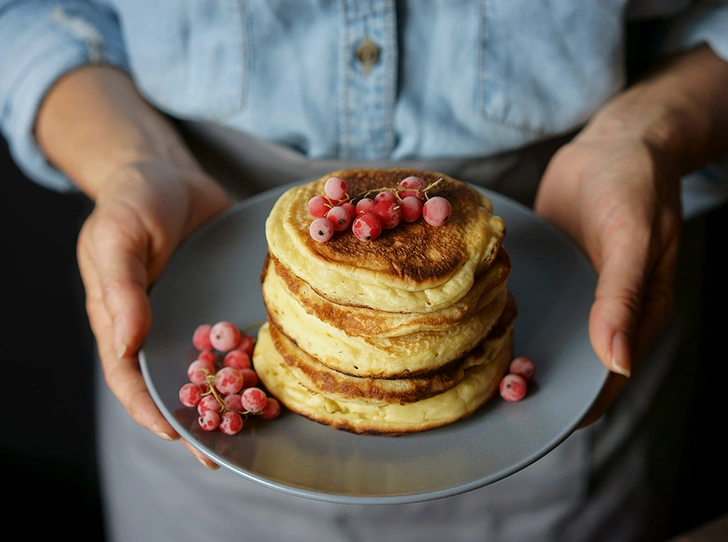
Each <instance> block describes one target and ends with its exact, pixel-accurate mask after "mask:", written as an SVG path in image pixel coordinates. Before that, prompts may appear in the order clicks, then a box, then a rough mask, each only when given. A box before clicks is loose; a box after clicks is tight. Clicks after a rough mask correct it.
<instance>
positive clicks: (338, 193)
mask: <svg viewBox="0 0 728 542" xmlns="http://www.w3.org/2000/svg"><path fill="white" fill-rule="evenodd" d="M347 190H348V187H347V185H346V181H345V180H344V179H342V178H340V177H331V178H330V179H327V181H326V183H325V184H324V194H326V196H327V197H328V198H330V199H332V200H334V201H341V200H345V199H347V194H346V191H347Z"/></svg>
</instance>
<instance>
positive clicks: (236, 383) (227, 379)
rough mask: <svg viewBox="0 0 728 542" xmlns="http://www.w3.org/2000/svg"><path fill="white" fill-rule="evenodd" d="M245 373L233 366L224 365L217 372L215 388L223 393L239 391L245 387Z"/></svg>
mask: <svg viewBox="0 0 728 542" xmlns="http://www.w3.org/2000/svg"><path fill="white" fill-rule="evenodd" d="M243 378H244V377H243V373H242V372H241V371H239V370H237V369H233V368H232V367H223V368H222V369H220V370H219V371H218V372H217V374H215V388H216V389H217V390H218V391H219V392H220V393H223V394H226V395H227V394H229V393H237V392H239V391H240V390H241V389H242V388H243Z"/></svg>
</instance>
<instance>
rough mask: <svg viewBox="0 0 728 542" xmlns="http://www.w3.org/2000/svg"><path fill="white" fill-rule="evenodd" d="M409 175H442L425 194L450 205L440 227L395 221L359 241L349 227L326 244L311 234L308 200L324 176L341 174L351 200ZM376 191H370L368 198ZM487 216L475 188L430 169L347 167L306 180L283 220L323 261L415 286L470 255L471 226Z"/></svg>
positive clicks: (442, 275) (445, 273)
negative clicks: (450, 211)
mask: <svg viewBox="0 0 728 542" xmlns="http://www.w3.org/2000/svg"><path fill="white" fill-rule="evenodd" d="M410 175H415V176H418V177H420V178H422V179H424V181H425V182H426V183H428V184H429V183H434V182H436V181H438V179H442V180H441V181H440V182H439V183H438V184H437V185H436V186H435V187H434V188H433V189H432V190H431V191H429V192H428V193H429V195H430V196H442V197H444V198H446V199H447V200H448V201H449V202H450V204H451V205H452V215H451V217H450V219H449V220H448V221H447V222H446V223H445V224H443V225H442V226H437V227H435V226H431V225H429V224H427V223H426V222H425V221H424V219H423V218H422V217H420V218H419V219H418V220H416V221H415V222H405V221H401V222H400V224H399V225H398V226H396V227H395V228H393V229H390V230H383V231H382V234H381V235H380V236H379V238H377V239H375V240H373V241H368V242H366V241H360V240H358V239H357V238H356V237H355V236H354V235H353V233H352V232H351V227H349V228H348V229H347V230H345V231H343V232H336V233H335V234H334V236H333V237H332V238H331V239H330V240H328V241H326V242H323V243H321V242H318V241H315V240H314V239H312V238H311V236H310V234H309V231H308V230H309V225H310V223H311V221H312V217H311V215H310V213H309V211H308V201H309V199H310V198H311V197H313V196H315V195H324V184H325V182H326V180H327V179H328V178H329V177H333V176H336V177H341V178H342V179H344V180H345V181H346V182H347V185H348V187H349V194H350V196H351V197H352V198H353V201H354V203H355V202H356V201H357V200H358V199H359V197H360V196H361V195H363V194H366V193H367V191H370V190H376V189H380V188H385V187H390V188H396V187H397V186H398V185H399V182H400V181H401V180H402V179H404V178H405V177H408V176H410ZM375 195H376V192H374V193H372V194H371V197H374V196H375ZM491 215H492V205H491V203H490V200H488V199H487V198H485V197H484V196H483V195H482V194H481V193H480V192H478V191H477V190H476V189H475V188H473V187H471V186H469V185H467V184H465V183H462V182H460V181H456V180H454V179H452V178H450V177H447V176H445V175H443V174H440V173H436V172H427V171H420V170H413V169H404V168H396V169H387V170H379V169H352V170H340V171H336V172H332V173H331V174H329V175H326V176H325V177H322V178H321V179H319V180H318V181H316V182H314V183H312V184H310V185H309V186H307V187H306V189H305V190H304V191H303V192H301V194H300V195H299V197H298V198H297V199H296V200H295V201H294V202H293V204H292V205H291V208H290V209H289V210H288V212H287V213H286V215H285V216H286V220H288V221H291V223H292V224H295V225H296V226H297V227H296V230H297V231H298V235H299V236H300V239H301V241H302V243H303V244H304V245H305V247H306V248H307V250H308V251H310V252H311V253H312V254H314V255H315V256H316V257H317V258H318V259H319V260H320V261H321V262H322V263H323V264H326V263H335V264H339V265H343V266H351V267H357V268H362V267H364V268H368V269H371V270H373V271H376V272H377V273H382V274H385V275H388V276H392V277H397V279H398V280H401V281H403V282H405V283H410V284H414V285H421V284H423V283H429V282H433V283H438V282H440V281H442V280H445V279H446V278H447V277H449V276H451V275H452V274H453V273H454V272H455V271H456V270H457V269H458V268H460V267H461V266H462V265H463V263H464V262H465V261H466V260H468V259H469V258H470V256H471V254H470V250H471V249H470V248H469V246H471V245H472V240H471V241H468V239H467V238H468V236H471V235H475V234H476V233H474V232H476V231H478V230H477V229H474V228H473V224H475V223H479V222H484V221H487V220H488V217H490V216H491Z"/></svg>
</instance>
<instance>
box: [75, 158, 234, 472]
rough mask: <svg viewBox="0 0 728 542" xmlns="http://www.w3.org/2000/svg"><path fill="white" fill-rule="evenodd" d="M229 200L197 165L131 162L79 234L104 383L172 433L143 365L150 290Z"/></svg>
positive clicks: (137, 413)
mask: <svg viewBox="0 0 728 542" xmlns="http://www.w3.org/2000/svg"><path fill="white" fill-rule="evenodd" d="M231 203H232V202H231V200H230V198H229V197H228V196H227V194H226V193H225V192H224V191H223V189H222V188H221V187H220V185H219V184H217V183H216V182H215V181H214V180H213V179H211V178H210V177H209V176H207V175H206V174H205V173H204V172H202V171H201V170H200V169H199V168H197V167H182V166H178V165H173V164H171V163H170V162H163V161H160V160H149V161H142V162H135V163H131V164H126V165H123V166H121V167H118V168H116V169H115V170H113V171H112V172H111V174H110V176H109V177H108V178H107V180H106V181H105V182H104V183H103V189H102V190H101V191H100V192H99V193H98V195H97V197H96V204H95V208H94V210H93V212H92V213H91V215H90V216H89V217H88V219H87V220H86V222H85V223H84V225H83V227H82V229H81V232H80V235H79V238H78V250H77V252H78V264H79V268H80V271H81V276H82V279H83V283H84V287H85V290H86V310H87V312H88V317H89V321H90V324H91V329H92V331H93V333H94V335H95V338H96V342H97V346H98V352H99V356H100V358H101V365H102V368H103V372H104V377H105V379H106V383H107V385H108V386H109V388H110V390H111V391H112V392H113V393H114V395H115V396H116V398H117V399H118V400H119V401H120V402H121V404H122V405H123V406H124V408H125V409H126V410H127V412H128V413H129V415H130V416H131V417H132V418H133V419H134V420H135V421H136V422H137V423H138V424H140V425H141V426H142V427H145V428H147V429H149V430H150V431H152V432H154V433H155V434H156V435H157V436H160V437H161V438H164V439H167V440H176V439H179V435H178V434H177V432H176V431H175V430H174V428H173V427H172V426H171V425H170V424H169V422H168V421H167V420H166V419H165V417H164V416H163V415H162V413H161V412H160V411H159V409H158V408H157V406H156V404H155V403H154V401H153V400H152V397H151V395H150V394H149V391H148V389H147V387H146V384H145V382H144V379H143V376H142V373H141V370H140V368H139V359H138V351H139V349H140V348H141V346H142V342H143V341H144V338H145V337H146V335H147V333H148V332H149V329H150V326H151V322H152V315H151V308H150V304H149V299H148V297H147V291H148V289H149V287H150V285H151V284H152V283H153V282H154V281H155V280H156V279H157V278H158V277H159V275H160V273H161V272H162V270H163V269H164V267H165V265H166V264H167V262H168V261H169V258H170V256H171V255H172V253H173V252H174V250H175V248H176V247H177V246H178V245H179V244H180V242H181V241H182V240H183V239H185V237H187V236H188V235H189V234H190V233H191V232H193V231H194V230H195V229H197V228H198V227H199V226H201V225H202V224H203V223H205V222H206V221H208V220H209V219H211V218H212V217H214V216H215V215H217V214H219V213H221V212H222V211H224V210H225V209H227V208H228V207H229V206H230V205H231ZM185 445H186V446H187V448H188V449H189V450H190V451H191V452H192V453H193V454H194V455H195V456H196V457H197V458H198V460H200V461H201V462H202V463H203V464H204V465H206V466H208V467H215V464H214V463H212V462H211V461H210V460H209V459H207V458H206V457H204V456H203V455H202V454H200V453H199V452H197V451H196V450H195V449H194V448H192V447H191V446H190V445H189V444H188V443H186V442H185Z"/></svg>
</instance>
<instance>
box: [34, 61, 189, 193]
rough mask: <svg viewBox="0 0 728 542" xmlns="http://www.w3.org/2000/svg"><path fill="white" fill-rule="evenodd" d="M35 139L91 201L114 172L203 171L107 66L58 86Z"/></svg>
mask: <svg viewBox="0 0 728 542" xmlns="http://www.w3.org/2000/svg"><path fill="white" fill-rule="evenodd" d="M35 136H36V140H37V142H38V145H39V147H40V148H41V150H42V151H43V152H44V153H45V155H46V157H47V158H48V160H49V162H50V163H52V164H53V165H54V166H55V167H57V168H58V169H60V170H61V171H63V172H64V173H65V174H66V175H67V176H68V177H69V178H70V179H71V180H72V181H73V182H74V183H75V184H76V185H77V186H78V187H79V188H80V189H81V190H82V191H83V192H84V193H86V194H87V195H88V196H89V197H91V198H92V199H96V197H97V196H98V194H99V192H100V191H101V190H102V188H103V185H104V183H105V182H106V180H107V179H108V178H109V176H110V175H111V174H112V173H113V172H114V171H117V170H119V169H122V168H124V167H126V166H129V165H133V164H136V163H139V164H141V163H154V162H166V163H168V164H171V165H175V166H178V167H182V168H189V169H190V170H193V171H194V170H199V169H200V168H199V166H198V165H197V163H196V161H195V159H194V157H193V156H192V154H191V152H190V151H188V150H187V148H186V146H185V145H184V143H183V142H182V139H181V137H180V136H179V135H178V134H177V132H176V130H175V129H174V127H173V126H172V124H171V123H170V122H169V120H168V119H167V118H166V117H164V116H163V115H162V114H161V113H159V112H158V111H157V110H156V109H154V108H153V107H152V106H150V105H149V104H148V103H147V102H146V101H145V100H144V99H143V98H142V97H141V96H140V95H139V93H138V92H137V90H136V88H135V86H134V84H133V82H132V80H131V78H130V77H129V76H128V75H127V74H125V73H123V72H121V71H119V70H117V69H116V68H112V67H108V66H85V67H82V68H79V69H77V70H74V71H72V72H70V73H69V74H67V75H66V76H64V77H63V78H61V79H60V80H59V81H58V82H56V84H55V85H54V86H53V87H52V88H51V89H50V90H49V92H48V94H47V96H46V98H45V100H44V101H43V103H42V105H41V107H40V109H39V112H38V116H37V119H36V125H35Z"/></svg>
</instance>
